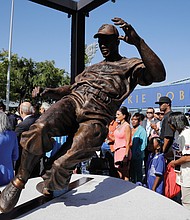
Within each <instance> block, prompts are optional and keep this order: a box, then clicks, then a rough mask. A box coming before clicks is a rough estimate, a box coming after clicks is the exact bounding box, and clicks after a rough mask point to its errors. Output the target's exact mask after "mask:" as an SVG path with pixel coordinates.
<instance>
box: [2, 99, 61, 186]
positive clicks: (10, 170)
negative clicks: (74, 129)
mask: <svg viewBox="0 0 190 220" xmlns="http://www.w3.org/2000/svg"><path fill="white" fill-rule="evenodd" d="M50 106H51V105H50V104H49V103H47V102H42V103H41V104H38V105H35V106H33V105H32V103H31V102H23V103H21V104H20V105H19V107H18V109H17V110H16V111H15V112H11V113H7V112H6V106H5V105H4V103H3V101H1V102H0V152H1V157H0V186H3V185H7V184H8V183H9V182H10V181H11V180H12V179H13V177H14V176H15V175H16V174H17V173H18V171H19V167H20V164H21V155H22V147H21V145H20V138H21V135H22V133H23V132H25V131H28V130H29V128H30V126H31V125H32V124H33V123H34V122H35V121H36V120H37V119H38V118H39V117H40V116H41V115H42V114H43V113H44V112H45V111H46V110H47V109H48V108H49V107H50ZM60 138H62V139H63V138H64V137H60ZM52 142H54V148H53V149H52V150H51V151H49V152H47V153H46V154H44V156H43V157H42V159H41V160H40V161H39V162H38V163H37V164H36V166H35V168H34V169H33V171H32V173H31V176H30V177H31V178H33V177H39V176H40V175H41V173H42V172H43V170H44V169H45V167H46V163H47V159H48V158H49V157H50V156H51V155H53V152H54V151H57V150H58V148H59V147H60V146H61V144H62V143H63V142H61V143H60V141H59V139H57V137H53V138H52Z"/></svg>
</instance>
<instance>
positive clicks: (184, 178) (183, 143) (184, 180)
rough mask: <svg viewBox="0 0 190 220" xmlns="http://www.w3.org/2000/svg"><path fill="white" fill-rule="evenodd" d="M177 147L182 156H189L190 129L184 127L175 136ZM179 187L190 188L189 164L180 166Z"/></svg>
mask: <svg viewBox="0 0 190 220" xmlns="http://www.w3.org/2000/svg"><path fill="white" fill-rule="evenodd" d="M174 142H175V143H176V144H177V145H179V150H180V151H181V152H182V155H187V154H189V155H190V127H186V128H185V129H184V130H183V131H182V132H181V133H180V134H179V133H178V134H177V135H175V141H174ZM180 171H181V172H180V185H181V186H184V187H190V162H186V163H184V164H182V165H181V170H180Z"/></svg>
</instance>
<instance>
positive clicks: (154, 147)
mask: <svg viewBox="0 0 190 220" xmlns="http://www.w3.org/2000/svg"><path fill="white" fill-rule="evenodd" d="M148 148H149V151H151V153H150V154H149V156H148V161H147V168H148V171H147V187H148V188H149V189H151V190H153V191H155V192H157V193H159V194H162V195H163V193H164V172H165V167H166V165H165V159H164V154H163V153H161V152H162V141H161V140H160V138H159V137H158V136H155V137H153V138H152V139H151V140H150V142H149V145H148Z"/></svg>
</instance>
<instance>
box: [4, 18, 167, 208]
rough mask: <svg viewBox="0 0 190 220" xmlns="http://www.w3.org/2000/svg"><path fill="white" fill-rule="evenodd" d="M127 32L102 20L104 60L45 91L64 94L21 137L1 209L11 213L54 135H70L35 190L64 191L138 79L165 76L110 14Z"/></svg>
mask: <svg viewBox="0 0 190 220" xmlns="http://www.w3.org/2000/svg"><path fill="white" fill-rule="evenodd" d="M112 21H113V22H114V24H115V25H119V26H120V28H121V29H122V30H123V31H124V34H125V36H119V33H118V30H117V28H116V27H115V26H114V25H110V24H104V25H102V26H101V27H100V28H99V30H98V32H97V34H95V35H94V38H98V43H99V48H100V50H101V53H102V55H103V57H104V60H103V61H101V62H100V63H98V64H94V65H92V66H89V67H87V68H86V69H85V70H84V71H83V72H82V73H81V74H79V75H78V76H76V78H75V83H74V84H73V85H71V86H63V87H60V88H55V89H46V90H45V91H44V92H43V93H42V95H49V96H52V97H60V98H61V99H60V100H59V101H57V102H56V103H55V104H53V105H52V106H51V107H50V108H49V109H48V110H47V111H46V112H45V113H44V114H43V115H42V116H41V117H40V118H39V119H38V120H37V121H36V122H35V123H34V124H33V125H32V126H31V127H30V130H29V131H27V132H24V133H23V134H22V137H21V145H22V147H23V153H22V159H21V165H20V168H19V171H18V174H17V175H16V176H15V178H14V179H13V180H12V181H11V183H10V184H8V185H7V186H6V188H5V189H4V190H3V192H2V193H1V197H0V210H1V211H2V212H8V211H10V210H12V209H13V207H14V206H15V205H16V203H17V201H18V199H19V196H20V193H21V191H22V189H23V188H24V185H25V184H26V182H27V180H28V179H29V177H30V173H31V172H32V170H33V168H34V166H35V164H36V163H37V162H38V161H39V160H40V158H41V157H42V156H43V154H44V152H47V151H49V150H51V149H52V142H51V137H54V136H63V135H68V137H69V140H68V143H67V150H64V149H62V152H61V153H60V152H59V157H57V159H56V160H55V161H54V163H53V165H52V167H51V168H50V169H49V170H47V171H46V173H45V174H44V175H43V177H42V178H43V182H40V183H39V184H38V185H37V189H38V190H39V191H40V192H41V193H43V194H44V195H52V194H54V192H59V191H60V192H62V191H61V190H62V189H64V188H65V187H66V186H67V185H68V183H69V181H70V177H71V174H72V170H73V169H74V167H75V165H76V164H77V163H79V162H81V161H85V160H87V159H89V158H91V157H92V156H93V154H94V152H95V151H96V150H99V149H100V146H101V145H102V143H103V141H104V140H105V138H106V136H107V132H108V125H109V123H110V122H111V121H112V119H113V116H115V113H116V111H117V109H118V108H119V107H120V105H121V104H122V102H123V101H124V100H125V99H126V98H127V97H128V96H129V94H130V93H131V92H132V91H133V90H134V88H135V87H136V85H137V84H140V85H145V86H147V85H150V84H152V83H153V82H161V81H163V80H165V77H166V73H165V69H164V66H163V64H162V62H161V60H160V59H159V58H158V56H157V55H156V54H155V53H154V52H153V51H152V50H151V49H150V48H149V46H148V45H147V44H146V43H145V41H144V40H143V39H142V38H141V37H140V36H139V35H138V34H137V33H136V31H135V30H134V28H133V27H132V26H131V25H130V24H128V23H127V22H125V21H124V20H122V19H121V18H114V19H112ZM120 40H123V41H125V42H126V43H128V44H131V45H134V46H135V47H136V48H137V50H138V52H139V54H140V56H141V59H138V58H125V57H122V56H121V55H120V54H119V49H118V47H119V43H120Z"/></svg>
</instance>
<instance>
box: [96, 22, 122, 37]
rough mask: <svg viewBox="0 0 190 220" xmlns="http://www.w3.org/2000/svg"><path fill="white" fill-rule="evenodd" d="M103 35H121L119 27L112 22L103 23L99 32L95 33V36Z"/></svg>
mask: <svg viewBox="0 0 190 220" xmlns="http://www.w3.org/2000/svg"><path fill="white" fill-rule="evenodd" d="M101 35H115V36H116V37H119V32H118V30H117V28H116V27H115V26H114V25H112V24H103V25H102V26H101V27H100V28H99V29H98V33H96V34H95V35H94V38H98V37H100V36H101Z"/></svg>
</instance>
